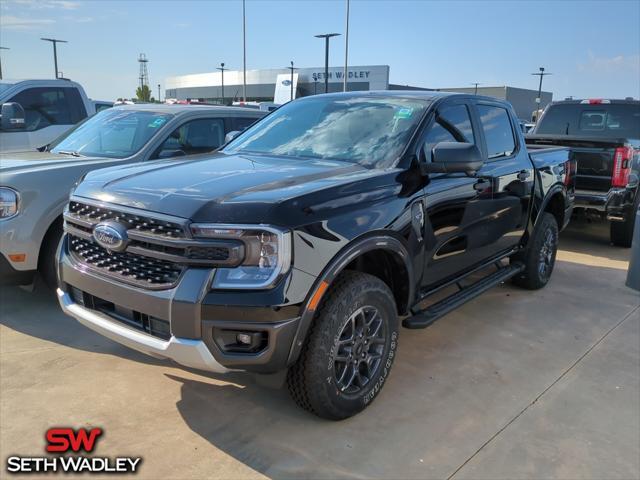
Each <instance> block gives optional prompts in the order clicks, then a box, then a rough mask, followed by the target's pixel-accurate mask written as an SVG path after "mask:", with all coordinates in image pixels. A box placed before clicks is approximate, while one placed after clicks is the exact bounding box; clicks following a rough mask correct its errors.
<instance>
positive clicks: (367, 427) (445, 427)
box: [0, 223, 640, 479]
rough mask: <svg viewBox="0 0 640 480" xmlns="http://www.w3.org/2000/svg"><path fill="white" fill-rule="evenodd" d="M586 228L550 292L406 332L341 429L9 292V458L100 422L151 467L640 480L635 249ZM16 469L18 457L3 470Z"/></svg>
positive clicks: (1, 364)
mask: <svg viewBox="0 0 640 480" xmlns="http://www.w3.org/2000/svg"><path fill="white" fill-rule="evenodd" d="M606 233H607V232H606V231H605V230H604V229H603V228H602V226H595V227H594V226H589V225H586V224H580V223H578V224H574V225H573V226H572V227H571V228H570V229H569V231H567V232H565V233H564V234H563V235H562V238H561V244H560V247H561V252H559V256H558V263H557V266H556V271H555V272H554V276H553V278H552V280H551V282H550V284H549V285H548V287H547V288H545V289H543V290H540V291H537V292H530V291H524V290H520V289H518V288H515V287H512V286H510V285H504V286H500V287H497V288H494V289H492V290H491V291H489V292H487V293H486V294H484V295H483V296H481V297H479V298H478V299H476V300H474V301H472V302H470V303H468V304H467V305H465V306H464V307H463V308H461V309H459V310H457V311H456V312H454V313H452V314H450V315H449V316H448V317H446V318H445V319H443V320H442V321H440V322H438V323H436V324H435V325H434V326H432V327H430V328H428V329H426V330H422V331H409V330H402V331H401V332H400V343H399V355H398V358H397V359H396V363H395V365H394V368H393V372H392V373H391V376H390V378H389V380H388V383H387V384H386V385H385V388H384V391H383V392H382V393H381V395H380V396H379V397H378V399H377V400H376V401H375V403H374V404H373V405H372V406H371V407H370V408H368V409H367V410H366V411H365V412H363V413H362V414H360V415H358V416H356V417H355V418H352V419H349V420H346V421H343V422H340V423H331V422H326V421H322V420H319V419H317V418H315V417H313V416H311V415H308V414H307V413H305V412H304V411H301V410H299V409H298V408H297V407H296V406H295V404H294V403H293V401H292V400H290V399H289V397H288V395H287V393H286V391H284V390H271V389H268V388H265V387H261V386H259V385H257V384H256V383H255V382H254V381H253V380H252V379H251V378H249V377H246V376H243V375H239V374H234V375H229V376H210V375H202V374H200V373H198V372H195V371H184V370H181V369H179V368H176V367H174V366H173V365H171V364H168V363H166V362H162V361H156V360H154V359H152V358H148V357H144V356H142V355H141V354H137V353H136V352H132V351H129V350H127V349H125V348H124V347H121V346H119V345H117V344H115V343H113V342H111V341H109V340H106V339H104V338H102V337H100V336H98V335H97V334H94V333H93V332H91V331H90V330H87V329H85V328H84V327H82V326H81V325H79V324H78V323H76V322H75V321H74V320H72V319H70V318H67V317H65V316H64V315H62V314H61V313H60V311H59V309H58V308H57V305H56V303H55V299H54V298H53V296H51V295H50V294H47V292H43V291H36V292H34V293H29V292H25V291H23V290H20V289H14V288H5V289H3V290H2V298H1V300H2V307H1V308H2V310H1V312H0V313H1V315H0V317H1V318H0V323H1V325H0V424H1V426H2V428H1V429H0V430H1V431H0V457H1V458H2V462H3V463H5V462H6V457H7V456H8V455H9V454H20V455H28V454H31V455H41V454H42V453H44V432H45V431H46V429H47V428H49V427H51V426H61V425H64V426H67V425H70V426H76V427H78V426H100V427H102V428H103V429H104V430H105V434H104V436H103V438H102V439H101V440H100V443H99V448H98V450H97V452H96V454H98V455H100V456H116V455H117V456H123V455H134V456H142V457H144V463H143V465H142V467H141V470H140V475H139V476H138V477H139V478H176V479H182V478H264V477H271V478H314V479H315V478H337V477H339V478H372V477H373V478H455V479H458V478H460V479H462V478H486V479H497V478H504V479H518V478H523V479H524V478H563V479H564V478H567V479H568V478H593V479H596V478H620V479H631V478H640V458H639V454H638V452H640V407H639V405H640V295H638V293H637V292H634V291H633V290H630V289H628V288H626V287H625V286H624V279H625V275H626V268H627V265H628V263H627V262H628V257H629V251H628V250H623V249H618V248H615V247H611V246H609V245H608V242H607V240H606ZM2 468H3V470H4V466H3V467H2Z"/></svg>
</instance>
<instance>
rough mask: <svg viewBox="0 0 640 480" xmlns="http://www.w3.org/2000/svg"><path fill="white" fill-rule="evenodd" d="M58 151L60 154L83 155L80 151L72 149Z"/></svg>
mask: <svg viewBox="0 0 640 480" xmlns="http://www.w3.org/2000/svg"><path fill="white" fill-rule="evenodd" d="M56 153H59V154H60V155H71V156H72V157H81V156H82V155H80V154H79V153H78V152H74V151H72V150H58V151H57V152H56Z"/></svg>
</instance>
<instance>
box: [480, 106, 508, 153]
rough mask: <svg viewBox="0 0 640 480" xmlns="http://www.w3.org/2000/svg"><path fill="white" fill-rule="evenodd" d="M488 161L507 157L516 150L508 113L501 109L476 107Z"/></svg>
mask: <svg viewBox="0 0 640 480" xmlns="http://www.w3.org/2000/svg"><path fill="white" fill-rule="evenodd" d="M478 112H479V113H480V123H481V124H482V131H483V132H484V137H485V140H486V142H487V156H488V158H489V159H493V158H500V157H508V156H509V155H511V154H512V153H513V152H514V150H515V149H516V142H515V139H514V138H513V129H512V128H511V120H510V119H509V112H507V110H506V109H504V108H502V107H494V106H490V105H478Z"/></svg>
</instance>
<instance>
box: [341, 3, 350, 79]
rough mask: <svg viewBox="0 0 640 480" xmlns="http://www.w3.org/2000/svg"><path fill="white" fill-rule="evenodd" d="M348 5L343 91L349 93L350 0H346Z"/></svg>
mask: <svg viewBox="0 0 640 480" xmlns="http://www.w3.org/2000/svg"><path fill="white" fill-rule="evenodd" d="M346 3H347V15H346V20H345V23H346V25H345V29H344V74H343V79H342V91H343V92H346V91H347V72H348V69H349V60H348V57H349V0H346Z"/></svg>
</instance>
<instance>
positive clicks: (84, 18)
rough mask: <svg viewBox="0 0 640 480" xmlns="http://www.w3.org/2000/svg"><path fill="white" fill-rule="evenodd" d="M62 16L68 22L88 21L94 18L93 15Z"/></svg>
mask: <svg viewBox="0 0 640 480" xmlns="http://www.w3.org/2000/svg"><path fill="white" fill-rule="evenodd" d="M62 18H63V19H64V20H66V21H68V22H75V23H89V22H93V21H94V20H95V18H93V17H74V16H71V15H67V16H64V17H62Z"/></svg>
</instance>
